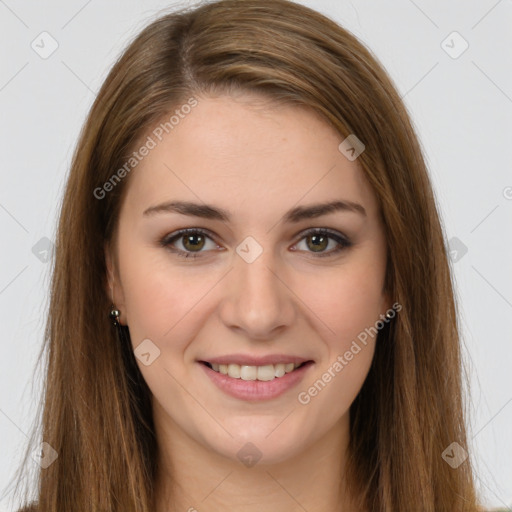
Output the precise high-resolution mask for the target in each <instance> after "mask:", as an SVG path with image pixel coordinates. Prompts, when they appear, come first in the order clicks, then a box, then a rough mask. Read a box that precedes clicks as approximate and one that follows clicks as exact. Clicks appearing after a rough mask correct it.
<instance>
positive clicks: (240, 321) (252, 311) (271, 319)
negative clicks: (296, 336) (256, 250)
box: [220, 250, 296, 340]
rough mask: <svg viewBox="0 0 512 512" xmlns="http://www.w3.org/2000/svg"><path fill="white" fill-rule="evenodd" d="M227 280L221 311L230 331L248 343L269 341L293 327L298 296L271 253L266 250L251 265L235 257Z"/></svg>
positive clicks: (237, 256) (236, 255)
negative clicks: (242, 337)
mask: <svg viewBox="0 0 512 512" xmlns="http://www.w3.org/2000/svg"><path fill="white" fill-rule="evenodd" d="M227 279H228V281H227V282H226V287H225V296H224V298H223V302H222V306H221V308H220V314H221V318H222V321H223V322H224V324H225V325H226V326H227V327H229V328H230V329H238V330H240V331H243V332H244V334H245V336H246V337H247V338H249V339H254V340H269V339H271V338H275V337H276V336H277V335H279V334H280V333H281V332H282V331H283V330H285V329H286V328H287V327H290V326H291V325H293V322H294V321H295V315H296V307H295V300H296V296H295V294H294V293H293V291H292V290H291V289H290V288H289V286H288V285H287V283H286V281H287V280H286V276H285V272H284V271H283V270H282V266H280V265H279V264H276V261H275V259H274V257H273V254H272V252H271V251H269V250H263V252H262V253H261V254H260V255H259V256H258V257H257V258H256V259H255V260H254V261H252V262H249V261H246V260H245V259H244V258H242V257H240V256H239V255H238V254H235V255H234V261H233V269H232V270H231V272H229V274H228V276H227Z"/></svg>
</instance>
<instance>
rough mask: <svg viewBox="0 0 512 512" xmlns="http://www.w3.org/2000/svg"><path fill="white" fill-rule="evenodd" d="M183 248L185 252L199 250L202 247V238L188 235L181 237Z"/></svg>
mask: <svg viewBox="0 0 512 512" xmlns="http://www.w3.org/2000/svg"><path fill="white" fill-rule="evenodd" d="M182 240H183V241H182V244H183V247H185V249H186V250H187V251H196V250H199V251H200V250H201V249H202V248H203V247H204V244H205V242H204V236H203V235H201V234H188V235H183V236H182Z"/></svg>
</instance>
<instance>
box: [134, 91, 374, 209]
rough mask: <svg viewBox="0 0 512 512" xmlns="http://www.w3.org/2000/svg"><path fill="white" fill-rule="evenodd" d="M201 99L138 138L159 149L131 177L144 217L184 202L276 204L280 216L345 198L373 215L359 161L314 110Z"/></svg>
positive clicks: (255, 99)
mask: <svg viewBox="0 0 512 512" xmlns="http://www.w3.org/2000/svg"><path fill="white" fill-rule="evenodd" d="M196 98H197V105H196V106H194V108H192V109H184V110H183V111H181V112H178V114H180V115H175V116H174V119H173V120H172V121H173V122H172V123H171V122H169V121H170V118H171V115H172V114H169V115H166V116H165V117H164V118H162V120H161V121H159V122H158V123H156V124H155V125H154V126H153V127H151V129H150V130H148V132H146V133H145V134H144V137H143V138H141V140H142V142H144V141H148V140H149V139H148V137H149V138H150V139H151V140H152V144H151V145H152V146H154V147H153V148H152V149H151V150H150V151H149V152H148V154H147V156H145V157H143V158H142V159H141V161H140V163H139V164H138V165H137V167H136V169H134V170H133V171H132V174H131V176H130V180H129V184H128V191H127V194H126V201H125V203H126V205H127V208H129V209H130V211H132V212H136V214H137V215H141V214H142V212H143V211H144V210H145V209H146V208H147V207H149V206H152V205H154V204H156V203H159V202H164V201H169V200H173V199H180V200H190V201H194V202H200V201H203V202H205V203H208V204H218V205H219V206H221V205H222V206H223V207H225V208H226V209H228V210H229V211H231V212H234V213H237V214H239V215H245V214H246V213H247V214H249V212H252V215H258V214H261V213H262V208H264V207H265V208H268V209H269V211H270V210H274V206H275V207H276V209H275V211H274V213H275V214H277V213H278V212H280V211H281V210H283V209H286V210H287V209H288V208H289V207H291V206H293V205H296V204H307V203H314V202H317V201H325V200H334V199H346V200H350V201H354V202H359V203H362V204H364V206H365V208H366V210H367V212H368V213H369V214H370V215H372V214H374V213H375V209H376V201H375V197H374V195H373V192H372V190H371V188H370V186H369V185H368V183H367V182H366V179H365V178H364V175H363V172H362V169H361V168H360V166H359V164H358V163H357V160H355V161H350V160H348V159H347V158H346V157H345V155H344V154H342V153H341V152H340V151H339V149H338V146H339V144H340V142H341V141H342V140H343V138H344V137H342V136H341V135H339V134H338V133H337V132H336V131H335V130H334V129H333V128H332V127H331V126H330V125H329V124H327V123H326V122H325V121H323V120H322V119H321V118H320V117H319V116H318V115H316V114H315V113H313V112H312V111H310V110H309V109H305V108H302V107H297V106H289V105H276V104H272V102H269V101H268V100H266V99H265V98H262V97H259V96H256V95H249V94H245V95H237V96H231V95H230V96H227V95H226V96H217V97H196ZM176 110H179V106H178V107H177V108H176ZM176 110H175V112H176ZM185 110H186V111H187V113H186V114H185V113H184V112H185ZM166 123H167V124H166ZM281 206H282V207H281Z"/></svg>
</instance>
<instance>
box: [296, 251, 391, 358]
mask: <svg viewBox="0 0 512 512" xmlns="http://www.w3.org/2000/svg"><path fill="white" fill-rule="evenodd" d="M319 276H320V277H319ZM302 279H303V278H302ZM383 283H384V269H383V268H382V267H381V264H380V262H374V263H373V264H366V263H365V262H364V261H363V260H362V259H361V261H360V262H351V263H350V264H349V263H347V265H341V266H339V267H338V268H335V269H333V270H332V272H325V273H324V274H322V273H318V274H317V275H316V276H314V277H313V276H311V277H310V278H309V277H308V279H307V280H305V281H303V282H302V284H300V285H299V283H297V288H296V289H300V290H301V291H300V296H301V297H305V298H306V300H305V301H304V302H305V303H306V305H307V306H308V308H310V310H311V311H312V312H313V313H314V314H313V315H312V316H311V315H310V316H311V318H316V320H315V322H317V329H320V332H322V333H324V335H323V337H324V339H325V340H327V341H328V342H329V345H330V346H331V347H332V349H336V350H338V351H341V350H343V352H344V351H345V350H347V348H345V347H347V346H350V343H351V341H352V340H353V339H356V338H357V336H358V335H359V334H360V333H361V332H364V331H365V329H367V328H369V327H371V326H374V325H375V323H376V322H377V320H379V319H380V315H381V314H384V313H385V302H384V295H383V293H382V287H383Z"/></svg>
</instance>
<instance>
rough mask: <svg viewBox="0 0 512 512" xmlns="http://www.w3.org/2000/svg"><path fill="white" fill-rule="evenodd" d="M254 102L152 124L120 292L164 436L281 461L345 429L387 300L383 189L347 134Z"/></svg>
mask: <svg viewBox="0 0 512 512" xmlns="http://www.w3.org/2000/svg"><path fill="white" fill-rule="evenodd" d="M257 99H258V97H256V96H248V95H242V96H239V97H237V98H235V97H232V96H220V97H217V98H211V97H198V98H197V100H198V103H197V105H196V106H194V108H192V109H183V112H184V111H185V110H186V111H189V110H190V113H188V114H187V115H182V116H180V118H179V122H178V123H176V124H174V125H172V129H169V125H168V126H167V131H168V133H166V131H165V130H162V129H161V128H160V130H158V128H156V129H155V130H153V132H151V133H149V136H150V138H151V140H152V141H153V142H152V143H151V142H150V143H149V144H148V146H154V147H151V148H150V150H149V151H148V152H147V153H148V154H147V155H146V156H145V157H143V158H142V159H141V161H140V163H138V165H137V166H136V168H135V169H134V170H133V171H131V175H130V176H129V180H130V182H129V186H128V190H127V194H126V196H125V200H124V202H123V205H122V209H121V214H120V219H119V226H118V229H119V230H118V239H117V246H116V252H117V261H116V265H115V266H116V271H117V272H118V273H117V274H116V279H115V290H114V291H115V303H116V306H117V307H118V309H120V310H121V313H122V314H121V322H122V323H123V324H127V325H128V326H129V329H130V336H131V340H132V344H133V349H134V350H135V353H136V355H137V364H138V365H139V367H140V370H141V372H142V375H143V376H144V379H145V380H146V382H147V384H148V386H149V388H150V390H151V392H152V395H153V397H152V401H153V407H154V419H155V423H156V425H157V429H158V431H159V432H161V433H162V435H169V436H171V433H176V432H179V433H186V436H188V437H187V439H189V440H191V442H196V443H197V446H202V447H203V448H206V449H207V450H208V451H209V452H214V453H217V454H219V455H223V456H226V457H228V458H231V459H233V460H242V457H243V458H247V457H249V458H251V457H252V458H259V457H261V460H260V462H262V463H263V462H265V463H272V462H279V461H284V460H286V459H288V458H290V457H292V456H295V455H297V454H300V452H301V451H302V450H305V449H306V448H308V447H311V446H312V445H314V443H315V442H319V441H320V440H321V439H322V437H323V436H326V435H327V434H328V433H329V432H332V431H333V429H337V428H340V427H341V426H342V425H343V424H345V425H347V424H348V423H347V422H348V417H349V416H348V411H349V407H350V405H351V403H352V402H353V400H354V398H355V397H356V395H357V394H358V392H359V390H360V388H361V386H362V384H363V382H364V380H365V377H366V375H367V372H368V370H369V367H370V364H371V360H372V357H373V353H374V345H375V339H376V336H375V329H372V330H369V329H370V328H374V327H375V326H376V323H377V322H379V321H381V320H382V318H383V314H384V313H385V312H386V310H388V309H389V308H390V301H389V299H388V298H387V297H386V296H385V295H384V294H383V285H384V277H385V268H386V245H385V238H384V232H383V227H382V224H381V220H380V217H379V212H378V208H377V203H376V199H375V197H374V195H373V193H372V191H371V189H370V187H369V185H368V184H367V182H366V181H365V179H363V174H362V171H361V169H360V168H359V166H358V163H357V159H356V160H352V161H351V160H349V159H348V158H347V157H346V156H345V154H344V153H342V152H341V151H340V150H339V148H338V146H339V145H340V143H341V142H342V140H343V137H340V136H339V135H338V134H337V133H336V132H335V131H334V130H333V129H331V128H330V127H329V126H328V125H327V124H325V123H324V122H323V121H322V120H320V119H319V118H317V117H316V115H314V114H313V113H311V112H309V111H307V110H304V109H301V108H298V107H279V108H277V107H275V106H270V108H268V109H267V110H264V109H262V108H254V107H255V104H252V105H249V104H248V103H247V102H248V100H251V101H253V102H254V101H255V100H257ZM147 135H148V134H146V136H145V137H144V138H143V139H142V140H143V143H147V142H148V141H149V139H147ZM160 139H161V140H160ZM153 143H154V144H153ZM333 202H339V203H338V206H339V207H338V208H334V207H333V208H331V209H327V208H324V207H323V205H326V204H328V203H333ZM172 203H175V206H174V207H173V206H171V204H172ZM178 203H179V204H178ZM354 204H355V205H358V206H353V205H354ZM343 205H345V207H343ZM351 205H352V206H351ZM314 228H316V229H318V231H319V232H317V233H312V232H311V230H312V229H314ZM182 229H188V230H191V231H190V233H188V234H180V235H178V231H179V230H182ZM107 261H108V265H109V268H111V264H112V261H115V260H110V258H109V256H108V252H107ZM379 324H382V322H379ZM357 347H358V348H357ZM259 358H261V360H259ZM223 361H224V363H225V364H228V363H230V365H229V366H227V368H226V367H224V366H220V365H221V364H222V362H223ZM307 361H309V363H307V364H306V365H304V366H303V367H301V368H298V369H296V370H293V371H291V372H288V373H285V375H284V376H283V375H282V373H283V371H287V370H290V368H291V367H290V366H289V365H288V366H283V365H284V363H288V364H289V363H301V362H307ZM206 362H209V363H210V364H211V363H214V362H215V363H216V364H215V365H213V364H212V366H213V367H214V368H215V369H212V368H209V367H208V366H207V365H206V364H205V363H206ZM236 363H238V364H236ZM270 363H275V364H274V365H270ZM217 365H219V366H217ZM226 369H227V371H228V375H224V374H222V373H221V371H226ZM215 370H219V371H215ZM240 374H241V375H242V376H243V377H245V378H237V377H239V376H240ZM276 374H277V375H278V376H277V377H276ZM246 378H247V379H249V380H246ZM254 378H256V379H257V380H251V379H254ZM260 379H261V380H260ZM266 379H273V380H266ZM249 442H250V443H252V445H249V444H247V443H249ZM241 448H242V450H241ZM244 450H245V451H244Z"/></svg>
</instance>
